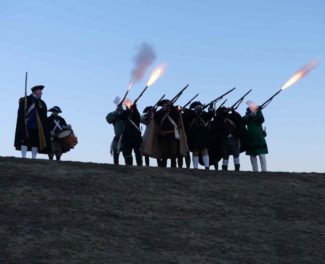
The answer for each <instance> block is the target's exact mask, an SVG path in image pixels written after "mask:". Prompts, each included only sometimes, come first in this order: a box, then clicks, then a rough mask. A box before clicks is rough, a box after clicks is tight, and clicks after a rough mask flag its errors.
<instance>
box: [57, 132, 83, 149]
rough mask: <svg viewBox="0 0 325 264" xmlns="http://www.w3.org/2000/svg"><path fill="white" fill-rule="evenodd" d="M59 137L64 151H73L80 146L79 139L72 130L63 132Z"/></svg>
mask: <svg viewBox="0 0 325 264" xmlns="http://www.w3.org/2000/svg"><path fill="white" fill-rule="evenodd" d="M57 137H58V139H59V143H60V144H61V146H62V149H63V150H64V151H67V150H70V149H73V148H74V146H75V145H77V144H78V139H77V137H76V136H75V135H74V133H73V131H72V130H71V129H68V130H64V131H62V132H61V133H60V134H59V135H58V136H57Z"/></svg>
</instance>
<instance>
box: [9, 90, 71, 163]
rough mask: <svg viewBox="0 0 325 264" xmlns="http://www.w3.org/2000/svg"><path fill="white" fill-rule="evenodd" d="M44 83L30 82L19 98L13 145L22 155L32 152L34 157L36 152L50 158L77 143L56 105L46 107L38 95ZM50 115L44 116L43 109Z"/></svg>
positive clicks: (57, 157)
mask: <svg viewBox="0 0 325 264" xmlns="http://www.w3.org/2000/svg"><path fill="white" fill-rule="evenodd" d="M43 89H44V85H37V86H34V87H33V88H32V89H31V91H32V93H31V94H30V95H28V96H27V95H26V96H25V97H22V98H20V99H19V107H18V115H17V124H16V133H15V148H16V150H19V151H21V155H22V157H23V158H26V156H27V152H28V151H31V152H32V158H33V159H36V156H37V154H38V153H42V154H47V155H48V157H49V159H50V160H53V159H54V157H55V158H56V160H60V159H61V156H62V154H63V153H65V152H67V151H69V150H70V149H71V148H73V147H74V146H75V145H76V144H77V138H76V137H75V136H74V134H73V131H72V129H71V126H70V125H68V124H67V123H66V121H65V120H64V118H62V117H61V116H60V113H62V111H61V109H60V107H58V106H54V107H52V108H51V109H49V110H47V106H46V103H45V102H44V101H43V100H42V99H41V98H42V91H43ZM48 112H50V113H51V115H50V116H48V115H47V113H48Z"/></svg>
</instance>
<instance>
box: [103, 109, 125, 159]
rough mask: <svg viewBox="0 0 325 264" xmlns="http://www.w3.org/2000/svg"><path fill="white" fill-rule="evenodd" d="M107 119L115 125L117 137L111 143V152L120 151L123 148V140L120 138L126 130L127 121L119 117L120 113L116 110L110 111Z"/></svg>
mask: <svg viewBox="0 0 325 264" xmlns="http://www.w3.org/2000/svg"><path fill="white" fill-rule="evenodd" d="M106 121H107V122H108V123H109V124H111V125H113V126H114V133H115V137H114V138H113V141H112V143H111V153H113V152H115V151H117V152H119V151H120V148H121V145H120V144H119V142H121V140H120V139H121V136H122V134H123V131H124V127H125V121H124V120H121V119H120V118H118V113H117V112H116V111H114V112H111V113H108V115H107V116H106Z"/></svg>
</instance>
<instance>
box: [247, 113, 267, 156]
mask: <svg viewBox="0 0 325 264" xmlns="http://www.w3.org/2000/svg"><path fill="white" fill-rule="evenodd" d="M243 121H244V124H245V125H246V126H247V151H246V154H247V155H253V156H256V155H260V154H267V153H268V149H267V144H266V141H265V136H264V131H263V127H262V124H263V123H264V116H263V114H262V111H260V110H259V111H257V113H256V114H252V113H251V112H250V110H249V109H248V110H247V112H246V115H245V116H244V117H243Z"/></svg>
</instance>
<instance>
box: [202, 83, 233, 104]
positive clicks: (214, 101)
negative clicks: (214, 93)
mask: <svg viewBox="0 0 325 264" xmlns="http://www.w3.org/2000/svg"><path fill="white" fill-rule="evenodd" d="M235 89H236V87H234V88H232V89H230V90H229V91H228V92H226V93H224V94H223V95H220V96H219V97H217V98H216V99H214V100H212V101H211V102H210V103H208V104H206V105H205V106H204V107H203V109H205V108H207V107H208V106H209V105H211V104H213V103H216V102H218V101H219V100H221V99H222V98H223V97H225V96H226V95H227V94H229V93H231V92H232V91H233V90H235Z"/></svg>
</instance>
